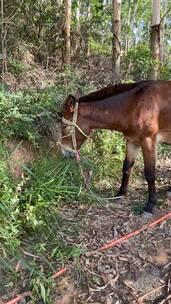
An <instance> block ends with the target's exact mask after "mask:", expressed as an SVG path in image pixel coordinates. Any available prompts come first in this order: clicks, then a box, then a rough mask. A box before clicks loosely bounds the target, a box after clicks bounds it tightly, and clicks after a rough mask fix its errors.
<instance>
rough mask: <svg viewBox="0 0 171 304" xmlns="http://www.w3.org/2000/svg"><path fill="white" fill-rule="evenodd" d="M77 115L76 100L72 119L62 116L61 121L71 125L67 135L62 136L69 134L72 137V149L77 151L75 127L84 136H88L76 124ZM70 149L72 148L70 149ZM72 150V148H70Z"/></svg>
mask: <svg viewBox="0 0 171 304" xmlns="http://www.w3.org/2000/svg"><path fill="white" fill-rule="evenodd" d="M77 117H78V102H76V104H75V108H74V114H73V118H72V121H70V120H68V119H66V118H64V117H62V122H63V123H64V124H65V125H67V126H70V127H72V130H71V131H70V133H69V134H68V135H65V136H63V137H62V138H66V137H69V136H71V137H72V143H73V147H74V151H75V152H76V151H77V140H76V136H75V129H77V130H78V131H79V132H80V133H81V134H82V135H83V136H84V137H86V138H88V137H89V136H88V135H87V134H86V133H85V132H84V131H83V130H82V129H81V128H80V127H79V126H78V125H77ZM70 150H72V149H70ZM72 151H73V150H72Z"/></svg>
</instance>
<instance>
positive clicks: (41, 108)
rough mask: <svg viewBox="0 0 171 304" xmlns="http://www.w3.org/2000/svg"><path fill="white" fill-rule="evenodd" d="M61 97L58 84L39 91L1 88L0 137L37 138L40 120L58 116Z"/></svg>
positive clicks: (34, 139)
mask: <svg viewBox="0 0 171 304" xmlns="http://www.w3.org/2000/svg"><path fill="white" fill-rule="evenodd" d="M57 92H58V95H57ZM60 94H61V95H60ZM62 97H63V92H62V89H61V87H60V86H59V87H55V88H49V89H47V90H45V91H44V92H41V93H36V92H16V93H9V92H7V91H5V90H1V91H0V108H1V112H0V132H1V138H3V137H4V138H5V137H10V136H15V137H22V138H26V139H32V140H33V141H36V140H38V139H39V137H40V136H41V135H40V132H39V130H38V126H39V125H40V123H41V122H42V121H49V120H52V119H53V118H54V119H57V118H58V111H59V110H60V103H61V102H62V101H63V98H62Z"/></svg>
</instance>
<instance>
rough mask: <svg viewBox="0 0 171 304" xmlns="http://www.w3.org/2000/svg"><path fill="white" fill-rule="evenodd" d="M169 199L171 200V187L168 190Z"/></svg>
mask: <svg viewBox="0 0 171 304" xmlns="http://www.w3.org/2000/svg"><path fill="white" fill-rule="evenodd" d="M167 197H168V198H169V199H171V187H169V188H168V189H167Z"/></svg>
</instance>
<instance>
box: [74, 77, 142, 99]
mask: <svg viewBox="0 0 171 304" xmlns="http://www.w3.org/2000/svg"><path fill="white" fill-rule="evenodd" d="M142 83H146V81H140V82H136V83H120V84H116V85H109V86H107V87H105V88H103V89H100V90H98V91H96V92H92V93H90V94H88V95H85V96H82V97H80V99H79V102H89V101H97V100H102V99H104V98H107V97H110V96H113V95H117V94H121V93H124V92H127V91H130V90H131V89H134V88H136V87H137V86H139V85H140V84H142Z"/></svg>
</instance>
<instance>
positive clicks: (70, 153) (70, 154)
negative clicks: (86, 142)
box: [61, 148, 75, 158]
mask: <svg viewBox="0 0 171 304" xmlns="http://www.w3.org/2000/svg"><path fill="white" fill-rule="evenodd" d="M61 151H62V155H63V156H64V157H66V158H69V157H75V153H74V151H69V150H65V149H63V148H61Z"/></svg>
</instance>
